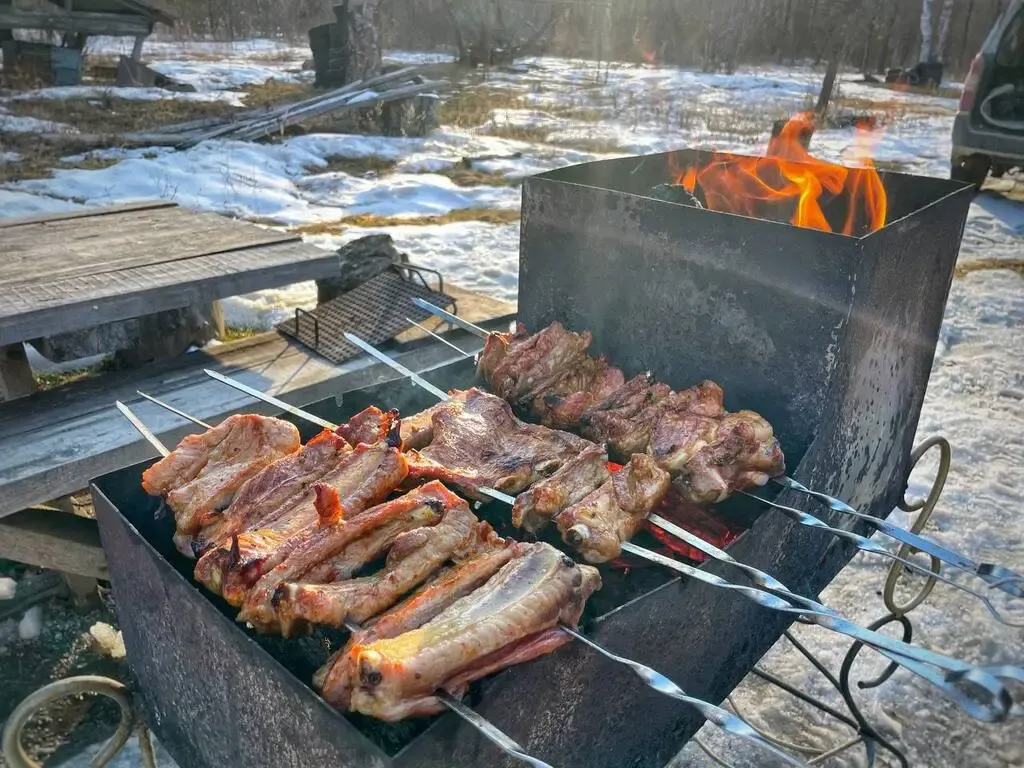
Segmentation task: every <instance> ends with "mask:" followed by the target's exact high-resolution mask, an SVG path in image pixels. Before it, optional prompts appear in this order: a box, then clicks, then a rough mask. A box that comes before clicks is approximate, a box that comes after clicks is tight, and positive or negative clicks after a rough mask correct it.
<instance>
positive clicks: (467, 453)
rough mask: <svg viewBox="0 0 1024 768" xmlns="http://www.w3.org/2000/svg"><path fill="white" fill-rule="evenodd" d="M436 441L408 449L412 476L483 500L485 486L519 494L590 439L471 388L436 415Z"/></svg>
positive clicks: (581, 447)
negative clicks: (520, 415) (532, 419)
mask: <svg viewBox="0 0 1024 768" xmlns="http://www.w3.org/2000/svg"><path fill="white" fill-rule="evenodd" d="M432 423H433V440H432V441H431V443H430V445H428V446H427V447H426V448H424V449H423V450H422V451H409V452H408V454H407V455H408V457H409V477H410V478H437V479H440V480H443V481H445V482H448V483H451V484H453V485H456V486H458V487H459V488H460V489H462V490H463V491H464V492H465V493H467V494H468V495H470V496H473V497H474V498H479V499H484V498H486V497H484V496H482V495H481V494H480V493H479V492H478V491H477V489H478V488H480V487H481V486H486V487H490V488H495V489H497V490H499V491H504V492H506V493H518V492H519V491H521V490H523V489H524V488H527V487H529V486H530V485H532V484H533V483H535V482H537V480H539V479H541V478H542V477H545V476H547V475H550V474H551V473H553V472H554V471H555V470H557V469H558V468H559V467H560V466H561V465H562V464H564V463H565V462H566V461H568V460H569V459H570V458H572V457H573V456H575V455H576V454H578V453H579V452H580V451H582V450H583V449H584V448H586V447H587V446H588V445H589V444H588V443H587V441H586V440H582V439H581V438H579V437H577V436H575V435H571V434H569V433H568V432H559V431H556V430H551V429H547V428H545V427H540V426H537V425H533V424H525V423H523V422H521V421H519V419H517V418H516V417H515V416H514V415H513V413H512V409H511V408H510V407H509V405H508V403H506V402H505V401H504V400H502V399H501V398H499V397H496V396H494V395H489V394H487V393H486V392H481V391H480V390H478V389H470V390H467V391H466V392H465V396H464V397H462V398H456V399H452V400H449V401H447V402H445V403H442V404H441V405H440V406H438V407H437V408H436V409H435V410H434V412H433V415H432Z"/></svg>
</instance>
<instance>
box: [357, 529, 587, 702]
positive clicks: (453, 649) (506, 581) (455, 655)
mask: <svg viewBox="0 0 1024 768" xmlns="http://www.w3.org/2000/svg"><path fill="white" fill-rule="evenodd" d="M522 549H523V554H522V556H520V557H516V558H515V559H513V560H512V561H511V562H509V563H508V564H506V565H505V566H503V567H502V569H501V570H500V571H498V573H497V574H496V575H495V576H493V577H492V578H491V579H489V580H488V581H487V583H486V584H484V585H483V586H482V587H480V588H479V589H477V590H475V591H474V592H472V593H470V594H469V595H467V596H466V597H463V598H462V599H460V600H458V601H457V602H455V603H454V604H452V605H451V606H450V607H448V608H447V609H446V610H445V611H443V612H442V613H441V614H439V615H438V616H436V617H435V618H433V619H432V620H431V621H429V622H427V623H426V624H424V625H423V626H421V627H419V628H418V629H414V630H411V631H409V632H405V633H403V634H401V635H398V636H397V637H393V638H388V639H380V640H376V641H373V642H369V643H361V644H357V645H354V646H353V647H352V648H351V649H350V650H349V654H350V656H351V657H352V662H351V663H352V668H351V672H352V674H353V675H354V677H355V680H354V685H353V690H352V697H351V703H350V707H351V709H353V710H355V711H358V712H361V713H363V714H367V715H372V716H374V717H377V718H379V719H382V720H390V721H394V720H400V719H402V718H404V717H407V716H409V715H412V714H428V713H431V712H436V711H439V710H440V708H441V706H442V705H441V704H440V702H439V701H438V700H437V698H436V697H435V696H434V695H433V692H434V691H436V690H437V689H438V688H444V687H446V685H447V684H448V682H449V681H453V680H455V681H457V686H456V687H457V688H461V687H463V686H465V685H466V684H467V683H468V682H469V681H468V680H467V679H466V677H467V676H466V675H465V674H462V673H465V672H466V671H467V670H470V669H472V668H473V667H474V666H477V665H478V664H479V663H480V662H481V661H484V660H487V659H488V657H491V656H492V654H496V653H499V652H500V651H502V650H503V649H510V648H514V647H515V646H516V644H518V643H520V642H522V641H523V640H526V639H528V638H531V637H535V636H537V635H538V634H540V633H543V632H544V631H545V630H549V629H552V628H554V627H556V626H557V625H558V624H559V623H560V622H562V623H566V624H569V625H575V624H576V622H577V621H578V620H579V617H580V614H581V613H582V611H583V606H584V604H585V602H586V600H587V598H588V597H589V596H590V594H591V593H592V592H593V591H594V590H595V589H597V588H598V587H599V586H600V576H599V575H598V572H597V570H596V569H595V568H592V567H590V566H581V565H578V564H577V563H576V562H575V561H573V560H572V559H571V558H569V557H566V556H565V555H563V554H562V553H561V552H559V551H558V550H557V549H555V548H554V547H551V546H550V545H548V544H532V545H523V547H522ZM545 647H546V646H544V645H542V646H541V649H542V650H543V649H544V648H545ZM515 658H516V660H517V661H525V660H526V655H524V654H519V655H517V656H516V657H515ZM484 670H485V671H483V672H482V674H486V672H487V671H489V667H486V666H485V667H484ZM469 677H471V678H474V679H475V676H473V675H469Z"/></svg>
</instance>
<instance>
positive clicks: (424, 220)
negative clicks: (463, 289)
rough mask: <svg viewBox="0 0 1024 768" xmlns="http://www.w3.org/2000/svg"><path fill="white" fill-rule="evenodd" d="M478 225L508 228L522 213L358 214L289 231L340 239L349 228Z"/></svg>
mask: <svg viewBox="0 0 1024 768" xmlns="http://www.w3.org/2000/svg"><path fill="white" fill-rule="evenodd" d="M466 221H479V222H482V223H484V224H509V223H511V222H514V221H519V211H516V210H505V209H498V208H460V209H458V210H455V211H449V212H448V213H442V214H437V215H431V216H409V217H405V216H378V215H377V214H375V213H359V214H355V215H352V216H345V217H344V218H342V219H339V220H337V221H319V222H314V223H311V224H300V225H298V226H296V227H291V228H290V229H289V231H291V232H295V233H297V234H300V235H338V234H341V233H342V232H343V231H345V230H346V229H348V228H349V227H361V228H371V227H372V228H381V227H398V226H429V225H432V224H455V223H459V222H466Z"/></svg>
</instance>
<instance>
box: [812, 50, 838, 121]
mask: <svg viewBox="0 0 1024 768" xmlns="http://www.w3.org/2000/svg"><path fill="white" fill-rule="evenodd" d="M839 59H840V56H839V55H838V52H833V55H832V58H831V59H829V62H828V69H827V70H825V79H824V80H822V81H821V91H819V92H818V103H817V104H816V105H815V107H814V114H815V115H816V116H817V117H818V119H819V120H820V119H822V118H823V117H825V113H826V112H827V111H828V103H829V102H830V101H831V100H832V91H833V90H834V89H835V87H836V76H837V75H838V74H839Z"/></svg>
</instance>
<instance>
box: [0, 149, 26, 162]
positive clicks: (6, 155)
mask: <svg viewBox="0 0 1024 768" xmlns="http://www.w3.org/2000/svg"><path fill="white" fill-rule="evenodd" d="M20 160H21V153H20V152H0V163H17V162H20Z"/></svg>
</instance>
